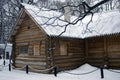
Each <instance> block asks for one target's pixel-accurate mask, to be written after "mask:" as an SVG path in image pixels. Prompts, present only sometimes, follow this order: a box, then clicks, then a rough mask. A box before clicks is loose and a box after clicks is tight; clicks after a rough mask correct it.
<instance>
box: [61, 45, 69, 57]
mask: <svg viewBox="0 0 120 80" xmlns="http://www.w3.org/2000/svg"><path fill="white" fill-rule="evenodd" d="M60 54H61V55H67V44H66V43H61V44H60Z"/></svg>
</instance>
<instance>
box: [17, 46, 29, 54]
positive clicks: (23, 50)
mask: <svg viewBox="0 0 120 80" xmlns="http://www.w3.org/2000/svg"><path fill="white" fill-rule="evenodd" d="M19 53H20V54H26V53H28V46H20V47H19Z"/></svg>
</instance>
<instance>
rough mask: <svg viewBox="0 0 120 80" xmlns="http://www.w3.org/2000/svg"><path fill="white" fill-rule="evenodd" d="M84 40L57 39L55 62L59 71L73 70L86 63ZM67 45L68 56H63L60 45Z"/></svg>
mask: <svg viewBox="0 0 120 80" xmlns="http://www.w3.org/2000/svg"><path fill="white" fill-rule="evenodd" d="M83 42H84V40H82V39H74V38H73V39H71V38H69V39H67V38H57V39H56V40H55V50H54V60H55V64H56V65H57V66H58V67H59V69H61V70H64V69H72V68H76V67H78V66H80V65H81V64H83V63H84V62H85V58H84V56H85V55H84V43H83ZM62 43H64V44H67V46H66V47H67V54H66V55H63V54H62V55H61V53H60V44H62Z"/></svg>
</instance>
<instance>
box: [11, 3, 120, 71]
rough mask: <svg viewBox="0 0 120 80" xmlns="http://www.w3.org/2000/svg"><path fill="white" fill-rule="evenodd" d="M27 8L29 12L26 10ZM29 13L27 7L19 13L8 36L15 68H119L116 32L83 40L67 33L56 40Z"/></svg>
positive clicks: (119, 55) (119, 50) (119, 59)
mask: <svg viewBox="0 0 120 80" xmlns="http://www.w3.org/2000/svg"><path fill="white" fill-rule="evenodd" d="M29 6H30V9H32V10H30V9H28V7H29ZM33 10H36V8H34V6H31V5H27V7H26V6H25V7H24V8H23V9H22V10H21V12H20V14H19V17H18V19H17V22H16V24H15V26H14V27H13V29H12V31H11V34H10V36H9V40H10V41H11V42H12V44H13V51H12V57H13V65H14V66H15V67H17V68H20V67H23V66H25V65H30V66H31V67H33V68H35V69H39V70H44V69H48V68H50V67H52V66H55V65H56V66H57V67H58V69H59V70H65V69H72V68H76V67H78V66H80V65H82V64H84V63H89V64H91V65H94V66H103V65H107V66H108V67H110V68H120V33H111V34H109V35H108V34H105V35H102V36H101V35H97V36H94V37H85V38H82V37H81V36H80V35H79V33H78V34H76V35H75V36H74V35H72V34H69V35H67V36H65V35H63V36H59V37H57V36H56V35H55V34H53V35H52V34H50V32H49V31H52V29H53V28H50V27H49V26H48V29H49V30H48V31H47V30H46V28H44V27H42V25H40V24H39V20H40V19H39V18H38V19H39V20H38V19H36V17H35V15H34V14H36V13H38V12H36V11H33ZM31 11H32V12H31ZM35 12H36V13H35ZM48 13H50V12H48ZM40 14H42V13H40ZM37 15H38V14H37ZM38 17H39V16H38ZM119 31H120V30H119ZM56 32H59V31H58V30H57V31H56ZM68 32H69V31H68ZM73 32H75V31H73ZM73 32H71V33H73ZM54 33H55V32H54ZM80 34H81V33H80ZM76 36H80V37H76Z"/></svg>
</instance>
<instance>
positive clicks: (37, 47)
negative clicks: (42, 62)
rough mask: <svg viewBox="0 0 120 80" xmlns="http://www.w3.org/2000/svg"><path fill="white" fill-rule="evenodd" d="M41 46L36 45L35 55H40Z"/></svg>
mask: <svg viewBox="0 0 120 80" xmlns="http://www.w3.org/2000/svg"><path fill="white" fill-rule="evenodd" d="M39 49H40V45H39V44H34V55H39V52H40V50H39Z"/></svg>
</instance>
